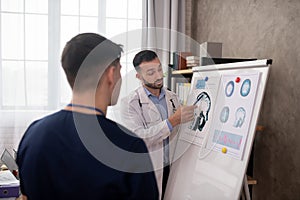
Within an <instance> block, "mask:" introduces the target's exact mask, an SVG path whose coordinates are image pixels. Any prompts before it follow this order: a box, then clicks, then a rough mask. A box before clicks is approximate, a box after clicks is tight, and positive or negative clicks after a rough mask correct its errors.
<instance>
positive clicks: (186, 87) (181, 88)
mask: <svg viewBox="0 0 300 200" xmlns="http://www.w3.org/2000/svg"><path fill="white" fill-rule="evenodd" d="M190 88H191V83H182V82H181V83H176V93H177V95H178V100H179V103H180V104H181V105H186V103H187V98H188V95H189V92H190Z"/></svg>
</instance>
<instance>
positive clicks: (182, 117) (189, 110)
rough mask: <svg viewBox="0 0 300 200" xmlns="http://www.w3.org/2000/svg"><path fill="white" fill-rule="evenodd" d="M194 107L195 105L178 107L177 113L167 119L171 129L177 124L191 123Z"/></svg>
mask: <svg viewBox="0 0 300 200" xmlns="http://www.w3.org/2000/svg"><path fill="white" fill-rule="evenodd" d="M196 107H197V106H196V105H192V106H181V107H179V108H178V109H177V111H176V112H175V113H174V114H173V115H171V116H170V117H169V122H170V123H171V124H172V126H173V127H175V126H177V125H178V124H182V123H185V122H188V121H192V120H193V118H194V110H195V108H196Z"/></svg>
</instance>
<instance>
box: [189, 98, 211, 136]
mask: <svg viewBox="0 0 300 200" xmlns="http://www.w3.org/2000/svg"><path fill="white" fill-rule="evenodd" d="M199 102H201V103H202V102H204V103H206V104H207V108H206V111H205V110H203V109H202V108H201V111H200V113H199V116H197V117H196V118H195V119H194V121H193V122H192V124H191V125H190V127H189V128H190V129H192V130H194V131H195V130H197V129H198V130H199V131H202V130H203V128H204V126H205V124H206V121H208V113H209V111H210V107H211V100H210V97H209V95H208V94H207V93H206V92H201V93H200V94H199V95H198V96H197V98H196V101H195V102H194V104H193V105H196V104H197V103H199ZM195 115H197V114H196V113H195Z"/></svg>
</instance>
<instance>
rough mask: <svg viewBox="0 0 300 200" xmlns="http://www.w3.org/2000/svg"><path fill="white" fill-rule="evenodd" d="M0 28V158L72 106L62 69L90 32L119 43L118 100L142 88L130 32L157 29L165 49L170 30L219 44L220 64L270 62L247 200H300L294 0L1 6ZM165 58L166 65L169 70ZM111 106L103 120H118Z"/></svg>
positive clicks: (299, 18)
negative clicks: (41, 122) (73, 45)
mask: <svg viewBox="0 0 300 200" xmlns="http://www.w3.org/2000/svg"><path fill="white" fill-rule="evenodd" d="M0 27H1V32H0V59H1V62H0V82H1V84H0V85H1V87H0V96H1V98H0V153H2V152H3V151H4V149H8V150H9V151H10V152H13V149H15V150H17V148H18V144H19V142H20V139H21V137H22V135H23V134H24V132H25V130H26V128H27V127H28V125H29V124H30V123H31V122H33V121H34V120H35V119H38V118H41V117H43V116H46V115H48V114H50V113H53V112H55V111H57V110H60V109H62V108H63V107H64V106H65V105H66V104H68V103H69V101H70V98H71V89H70V88H69V85H68V83H67V81H66V80H65V75H64V74H63V71H62V69H61V67H60V56H61V52H62V48H63V46H64V45H65V43H66V42H67V41H68V40H69V39H71V38H72V37H73V36H75V35H76V34H78V33H83V32H95V33H99V34H102V35H103V36H105V37H107V38H109V39H111V40H112V41H116V42H122V44H123V45H124V53H123V56H122V58H121V64H122V69H121V73H122V77H123V83H122V90H121V94H120V98H121V97H122V96H125V95H126V94H128V92H129V91H131V90H133V89H134V88H135V87H137V86H138V85H139V82H138V80H136V79H135V72H134V68H133V65H132V59H133V57H134V55H135V54H136V53H137V52H138V51H140V50H141V49H142V48H143V47H144V48H145V41H143V40H142V34H137V35H139V36H140V38H132V37H130V33H133V32H134V31H137V30H143V31H144V30H147V28H159V29H160V30H161V29H163V30H164V31H163V32H162V34H166V32H167V35H168V33H169V36H167V37H166V39H167V40H169V43H168V44H169V46H172V45H171V44H172V43H174V39H173V38H172V34H170V33H171V32H172V31H175V32H178V33H180V34H183V35H185V37H187V38H190V39H191V40H193V41H195V42H196V43H197V44H202V43H204V42H217V43H222V57H224V58H257V59H272V60H273V63H272V66H271V67H270V71H269V76H268V81H267V84H266V89H265V93H264V98H263V102H262V106H261V108H260V115H259V118H258V125H260V126H262V127H263V130H261V131H257V132H256V135H255V138H254V142H253V151H252V161H251V165H252V166H251V168H252V169H251V171H252V172H251V173H252V177H253V178H254V179H255V180H256V181H257V184H255V185H253V186H251V197H252V199H254V200H260V199H261V200H262V199H264V200H265V199H272V200H281V199H291V200H292V199H295V200H296V199H299V198H300V190H299V188H300V156H298V155H299V154H300V147H299V144H300V134H299V130H300V123H299V121H300V115H299V113H300V106H299V103H300V102H299V99H300V98H299V97H300V89H299V87H300V66H299V64H300V48H299V47H300V38H299V35H300V0H287V1H282V0H223V1H220V0H1V4H0ZM168 31H169V32H168ZM138 32H139V31H138ZM175 41H176V40H175ZM133 43H134V45H133ZM175 43H176V42H175ZM175 46H176V45H175ZM167 51H168V49H167ZM167 51H166V50H165V51H164V52H163V53H162V54H161V55H162V56H161V60H162V62H163V63H164V66H168V64H169V63H170V62H172V59H171V58H172V51H173V50H172V48H170V49H169V54H166V52H167ZM195 56H198V55H195ZM164 70H166V71H167V70H168V67H165V68H164ZM168 75H169V74H166V76H168ZM165 84H167V81H165ZM118 106H120V105H119V104H118V105H116V108H115V109H114V108H110V109H111V110H109V112H108V117H109V118H111V119H113V120H114V118H115V117H116V118H117V117H118V116H117V114H114V113H113V112H114V110H116V112H117V111H118ZM0 163H1V164H3V163H2V162H1V161H0ZM204 199H205V198H204Z"/></svg>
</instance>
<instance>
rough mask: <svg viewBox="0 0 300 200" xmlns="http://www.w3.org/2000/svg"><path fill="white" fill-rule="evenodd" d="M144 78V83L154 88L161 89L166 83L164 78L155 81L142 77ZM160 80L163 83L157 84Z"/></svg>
mask: <svg viewBox="0 0 300 200" xmlns="http://www.w3.org/2000/svg"><path fill="white" fill-rule="evenodd" d="M142 79H143V82H144V85H145V86H147V87H149V88H152V89H161V88H162V87H163V85H164V82H163V78H161V79H157V80H156V81H155V82H154V83H149V82H148V81H146V80H145V79H144V78H142ZM160 81H161V83H160V84H157V83H158V82H160Z"/></svg>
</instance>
